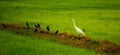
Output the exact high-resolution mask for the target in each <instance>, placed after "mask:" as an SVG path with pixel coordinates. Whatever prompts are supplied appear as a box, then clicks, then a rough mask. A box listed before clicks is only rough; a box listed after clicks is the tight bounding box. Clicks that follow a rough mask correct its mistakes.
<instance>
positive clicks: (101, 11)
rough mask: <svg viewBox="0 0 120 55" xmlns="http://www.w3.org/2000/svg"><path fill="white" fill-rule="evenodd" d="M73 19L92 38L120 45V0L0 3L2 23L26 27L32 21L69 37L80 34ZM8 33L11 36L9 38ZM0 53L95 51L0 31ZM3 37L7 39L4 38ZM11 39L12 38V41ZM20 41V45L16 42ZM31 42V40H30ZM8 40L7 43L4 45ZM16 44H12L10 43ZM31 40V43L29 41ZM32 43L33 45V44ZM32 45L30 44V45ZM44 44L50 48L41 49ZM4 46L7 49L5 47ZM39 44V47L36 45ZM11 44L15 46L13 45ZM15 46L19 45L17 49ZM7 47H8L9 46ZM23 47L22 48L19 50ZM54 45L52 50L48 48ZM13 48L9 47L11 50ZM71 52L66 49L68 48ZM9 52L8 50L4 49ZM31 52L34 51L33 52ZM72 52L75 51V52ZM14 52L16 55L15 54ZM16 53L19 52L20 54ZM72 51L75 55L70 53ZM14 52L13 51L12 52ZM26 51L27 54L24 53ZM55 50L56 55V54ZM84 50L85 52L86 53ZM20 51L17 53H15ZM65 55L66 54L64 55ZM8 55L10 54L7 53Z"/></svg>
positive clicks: (6, 0)
mask: <svg viewBox="0 0 120 55" xmlns="http://www.w3.org/2000/svg"><path fill="white" fill-rule="evenodd" d="M72 19H75V21H76V24H77V26H78V27H80V28H81V29H84V30H85V33H86V35H87V36H89V37H90V38H93V39H95V40H109V41H112V42H116V43H120V39H119V38H120V27H119V24H120V1H119V0H97V1H96V0H92V1H89V0H84V1H82V0H65V1H64V0H51V1H49V0H41V1H39V0H31V1H30V0H29V1H28V0H25V1H24V0H10V1H9V0H3V1H2V0H1V1H0V22H11V23H14V22H16V23H21V24H23V25H25V22H26V21H27V22H29V23H30V24H31V26H32V27H34V24H35V23H40V24H41V27H42V29H45V28H46V26H47V25H49V26H50V29H51V30H52V31H56V30H59V31H60V32H67V33H69V34H75V35H77V34H76V32H75V30H74V27H73V24H72ZM6 33H7V35H6ZM0 34H1V35H0V39H1V40H0V41H1V42H0V49H1V50H0V52H1V53H3V55H4V53H5V52H8V53H12V55H14V54H17V52H19V51H21V52H23V53H21V54H20V55H22V54H23V55H26V54H25V53H26V52H27V51H28V52H29V51H30V52H29V53H30V54H31V55H33V54H34V52H35V53H36V54H38V55H39V54H42V53H43V54H42V55H47V54H48V53H46V52H49V51H50V50H48V49H49V48H50V49H52V48H53V49H52V51H53V52H52V51H51V53H49V54H51V55H52V54H54V55H65V54H67V55H69V54H71V55H73V54H74V55H79V54H81V53H82V55H88V54H90V53H91V55H92V54H93V55H94V54H95V52H91V51H90V52H89V51H86V50H85V51H84V50H81V49H77V50H76V48H72V47H68V46H65V47H64V48H62V47H63V45H60V46H61V47H56V46H59V44H56V43H51V42H49V41H46V40H43V39H36V38H29V37H21V36H20V37H19V38H20V39H18V37H17V36H19V35H16V34H12V33H9V32H6V31H5V32H3V31H0ZM2 34H3V36H2ZM7 37H10V39H8V38H7ZM14 39H16V41H17V40H20V41H18V43H16V41H15V40H14ZM26 39H27V40H26ZM2 40H3V41H6V42H2ZM9 41H12V42H9ZM24 41H25V42H24ZM27 41H28V42H27ZM31 42H32V43H31ZM28 43H30V44H28ZM39 43H42V44H43V45H45V44H44V43H47V44H48V45H47V46H45V47H44V46H42V48H43V49H38V48H39V47H40V46H41V44H39ZM2 44H3V46H2ZM31 44H33V45H34V44H35V45H37V46H32V45H31ZM9 45H11V46H9ZM13 45H18V46H16V47H15V48H14V46H13ZM5 46H6V47H5ZM21 46H22V48H23V49H25V50H23V49H22V48H20V49H19V47H21ZM48 46H50V47H48ZM7 47H9V48H7ZM47 48H48V49H47ZM58 48H59V49H58ZM67 48H68V50H65V49H67ZM4 49H5V50H4ZM29 49H30V50H29ZM71 49H72V50H71ZM11 50H13V52H11ZM16 50H18V51H17V52H16ZM69 50H71V52H69ZM9 51H10V52H9ZM24 51H25V52H24ZM54 51H55V52H54ZM82 51H83V52H82ZM14 52H16V53H14ZM61 52H62V53H63V54H62V53H61ZM76 52H77V53H76ZM6 55H7V53H6Z"/></svg>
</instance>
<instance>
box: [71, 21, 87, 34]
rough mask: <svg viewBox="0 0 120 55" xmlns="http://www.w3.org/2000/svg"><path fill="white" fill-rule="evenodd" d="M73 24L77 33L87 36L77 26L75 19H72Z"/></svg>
mask: <svg viewBox="0 0 120 55" xmlns="http://www.w3.org/2000/svg"><path fill="white" fill-rule="evenodd" d="M72 22H73V25H74V28H75V29H76V32H77V33H78V34H81V35H85V33H84V32H83V31H82V30H81V29H80V28H78V27H77V26H76V24H75V20H74V19H72Z"/></svg>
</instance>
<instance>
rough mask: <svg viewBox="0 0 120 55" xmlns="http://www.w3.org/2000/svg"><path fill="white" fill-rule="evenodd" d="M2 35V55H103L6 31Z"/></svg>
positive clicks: (0, 42)
mask: <svg viewBox="0 0 120 55" xmlns="http://www.w3.org/2000/svg"><path fill="white" fill-rule="evenodd" d="M0 35H1V36H0V55H48V54H49V55H80V54H82V55H103V54H100V53H96V52H94V51H91V50H86V49H82V48H77V47H72V46H67V45H62V44H58V43H54V42H50V41H48V40H45V39H41V38H36V37H34V36H21V35H17V34H15V33H14V32H11V31H6V30H0ZM86 52H87V53H86Z"/></svg>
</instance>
